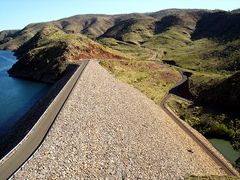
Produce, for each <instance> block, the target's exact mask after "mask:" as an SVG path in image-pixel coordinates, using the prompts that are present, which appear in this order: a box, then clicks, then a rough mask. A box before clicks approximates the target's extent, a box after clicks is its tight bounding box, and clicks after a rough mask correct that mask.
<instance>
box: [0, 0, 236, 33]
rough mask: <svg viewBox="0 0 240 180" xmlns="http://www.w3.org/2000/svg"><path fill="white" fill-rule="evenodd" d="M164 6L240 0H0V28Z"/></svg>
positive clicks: (229, 4)
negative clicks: (78, 15)
mask: <svg viewBox="0 0 240 180" xmlns="http://www.w3.org/2000/svg"><path fill="white" fill-rule="evenodd" d="M167 8H203V9H224V10H233V9H237V8H240V0H0V18H1V21H0V31H1V30H5V29H20V28H23V27H24V26H26V25H27V24H29V23H34V22H43V21H50V20H57V19H60V18H64V17H69V16H72V15H76V14H87V13H91V14H99V13H102V14H121V13H131V12H153V11H159V10H161V9H167Z"/></svg>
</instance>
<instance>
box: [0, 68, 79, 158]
mask: <svg viewBox="0 0 240 180" xmlns="http://www.w3.org/2000/svg"><path fill="white" fill-rule="evenodd" d="M78 66H79V65H77V64H70V65H69V66H68V68H67V70H66V72H65V73H64V75H63V77H61V78H60V79H59V80H58V81H57V82H56V83H54V84H53V86H52V87H51V88H50V89H49V90H48V91H47V92H46V94H45V95H43V97H42V98H41V99H39V100H38V101H37V102H36V103H35V104H34V105H33V106H32V107H31V108H30V109H29V111H27V112H26V113H25V114H24V115H23V116H22V117H21V118H20V119H19V120H18V121H17V123H16V124H15V125H14V126H13V127H12V128H11V130H9V131H8V132H7V133H5V134H4V135H0V160H1V159H2V158H4V156H5V155H7V154H8V153H9V152H10V151H11V150H12V149H13V148H14V147H15V146H16V145H17V144H18V143H19V142H21V140H22V139H23V138H24V137H25V136H26V135H27V133H28V132H29V131H30V130H31V128H32V127H33V126H34V125H35V124H36V122H37V121H38V120H39V118H40V117H41V115H42V114H43V113H44V112H45V110H46V109H47V107H48V106H49V105H50V104H51V102H52V101H53V100H54V98H55V97H56V96H57V95H58V93H59V92H60V91H61V89H62V88H63V87H64V85H65V84H66V83H67V82H68V80H69V79H70V78H71V77H72V75H73V74H74V73H75V72H76V70H77V68H78Z"/></svg>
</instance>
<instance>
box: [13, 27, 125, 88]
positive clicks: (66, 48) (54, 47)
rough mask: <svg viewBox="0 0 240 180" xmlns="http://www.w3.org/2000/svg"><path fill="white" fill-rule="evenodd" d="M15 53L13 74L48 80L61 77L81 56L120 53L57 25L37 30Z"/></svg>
mask: <svg viewBox="0 0 240 180" xmlns="http://www.w3.org/2000/svg"><path fill="white" fill-rule="evenodd" d="M114 53H115V54H114ZM85 54H87V55H88V56H85ZM15 55H16V56H17V58H18V61H17V63H16V64H14V65H13V67H12V68H11V69H10V70H9V71H8V72H9V75H10V76H14V77H20V78H25V79H31V80H37V81H43V82H48V83H53V82H55V81H56V80H58V79H59V78H60V77H61V75H62V74H63V73H64V71H65V70H66V68H67V66H68V64H69V63H73V62H75V61H76V60H78V59H80V58H101V57H106V58H120V55H118V54H117V52H111V50H109V49H106V48H104V47H102V46H101V45H99V44H97V43H95V42H93V41H91V40H90V39H88V38H87V37H85V36H83V35H76V34H66V33H64V32H63V31H61V30H59V29H57V28H54V27H46V28H44V29H43V30H41V31H40V32H38V33H37V34H36V35H35V36H34V37H33V38H31V39H30V40H29V41H27V42H26V43H25V44H23V45H22V46H21V47H20V48H18V49H17V51H16V52H15ZM98 55H99V56H98Z"/></svg>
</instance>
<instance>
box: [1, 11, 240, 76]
mask: <svg viewBox="0 0 240 180" xmlns="http://www.w3.org/2000/svg"><path fill="white" fill-rule="evenodd" d="M49 27H51V28H53V29H54V31H56V30H58V31H59V32H61V33H62V36H64V37H66V36H68V37H71V38H70V39H71V42H70V43H69V41H68V40H67V39H64V38H63V39H61V38H60V37H58V38H57V39H54V40H52V39H51V38H50V39H49V35H48V33H47V34H44V33H43V31H42V30H43V29H46V28H47V29H49ZM239 29H240V14H239V13H238V10H236V11H233V12H226V11H221V10H214V11H209V10H199V9H186V10H185V9H168V10H162V11H158V12H154V13H132V14H122V15H77V16H72V17H68V18H64V19H60V20H57V21H51V22H46V23H35V24H30V25H28V26H26V27H25V28H23V29H22V30H18V31H2V32H0V49H9V50H15V51H16V54H17V56H18V58H19V59H20V61H19V63H17V64H18V65H16V66H14V67H13V69H12V70H11V71H10V74H11V75H15V76H23V74H25V73H24V72H25V71H28V72H29V71H30V70H31V68H29V69H28V68H27V66H24V67H25V68H22V71H20V70H19V69H20V68H17V67H22V66H20V64H21V63H22V62H23V61H28V60H29V59H39V58H37V55H40V54H41V53H42V52H44V53H46V52H48V50H49V51H50V49H48V48H52V46H45V45H44V46H43V45H42V43H37V44H35V41H36V37H37V36H36V35H38V36H39V33H41V36H42V39H45V38H46V39H47V41H46V42H48V43H49V44H51V45H53V46H54V48H59V49H61V48H63V49H62V51H64V52H69V51H70V50H69V47H72V45H73V44H74V38H76V39H77V41H78V40H79V39H80V40H79V42H80V44H82V43H83V41H86V44H88V45H87V48H86V49H87V50H86V52H87V53H85V54H83V53H82V51H80V52H78V51H77V48H76V47H74V48H72V49H71V51H72V52H71V53H72V54H74V55H73V56H72V57H71V58H73V57H74V58H75V57H78V58H89V57H95V58H104V57H107V58H111V57H115V58H118V57H123V56H122V54H125V55H127V56H129V57H130V56H132V55H133V56H132V57H133V58H140V59H142V58H144V57H149V59H150V60H154V59H156V58H158V59H162V58H173V59H175V60H176V62H177V64H178V65H179V66H182V67H184V68H189V67H190V68H191V69H197V70H199V69H201V70H210V71H212V70H216V71H236V70H240V61H239V54H240V53H239V47H240V37H239V35H240V31H239ZM90 39H92V40H90ZM39 40H40V39H39ZM36 42H38V40H37V41H36ZM40 42H42V40H41V41H40ZM99 43H100V44H101V45H100V44H99ZM89 44H95V45H93V46H92V45H89ZM96 44H97V45H96ZM39 49H41V50H43V49H44V51H41V52H40V51H39V52H38V51H36V50H39ZM107 49H108V50H107ZM113 49H114V50H115V51H114V50H113ZM30 52H31V53H30ZM33 52H34V53H33ZM120 52H121V53H122V54H121V53H120ZM62 53H63V52H62ZM142 53H143V54H142ZM144 53H145V54H144ZM30 54H31V56H30ZM46 54H47V53H46ZM69 54H70V53H69ZM87 54H90V55H89V56H88V55H87ZM101 54H103V55H101ZM116 54H117V55H116ZM119 54H121V55H119ZM141 54H142V55H141ZM32 55H33V56H32ZM62 55H63V54H61V55H59V56H61V57H62ZM80 55H81V56H80ZM34 56H36V57H34ZM56 56H58V55H56ZM49 57H51V58H56V57H55V56H53V54H50V56H49ZM74 58H73V59H74ZM42 60H43V59H42ZM43 61H44V60H43ZM20 62H21V63H20ZM33 62H35V61H33ZM22 64H25V65H26V64H27V63H22ZM32 65H33V64H32ZM35 65H36V66H37V64H35ZM35 65H33V66H35ZM46 65H47V66H48V64H46ZM14 69H15V70H14ZM15 72H18V73H15ZM21 74H22V75H21ZM25 75H26V74H25ZM28 76H29V75H28ZM34 79H42V78H39V77H37V78H34ZM43 79H45V78H43ZM53 79H54V78H53Z"/></svg>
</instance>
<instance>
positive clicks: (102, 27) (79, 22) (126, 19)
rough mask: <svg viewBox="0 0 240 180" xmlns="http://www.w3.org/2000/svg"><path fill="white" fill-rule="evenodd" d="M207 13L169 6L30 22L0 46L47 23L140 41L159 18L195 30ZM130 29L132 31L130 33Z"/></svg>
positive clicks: (25, 37)
mask: <svg viewBox="0 0 240 180" xmlns="http://www.w3.org/2000/svg"><path fill="white" fill-rule="evenodd" d="M206 12H208V11H207V10H181V9H169V10H163V11H159V12H155V13H145V14H141V13H133V14H123V15H113V16H110V15H77V16H72V17H69V18H64V19H60V20H58V21H51V22H46V23H35V24H29V25H28V26H26V27H25V28H24V29H22V30H19V31H14V32H12V33H9V34H8V36H6V38H0V41H1V42H0V49H11V50H16V49H17V48H18V47H19V46H20V45H22V44H23V43H24V42H26V41H27V40H29V39H30V38H31V37H33V36H34V35H35V34H36V33H37V32H38V31H40V30H41V29H42V28H44V27H46V26H50V25H51V26H55V27H56V28H59V29H61V30H63V31H64V32H66V33H80V34H85V35H89V36H90V37H92V38H97V37H100V36H103V37H116V38H117V39H121V40H125V41H129V39H130V41H132V40H131V39H132V38H134V37H135V36H136V37H137V38H138V39H139V40H137V41H142V40H145V38H148V37H149V36H151V35H152V34H153V32H154V30H155V29H158V27H156V28H155V26H159V21H160V20H161V19H162V18H163V17H165V16H172V17H173V16H178V18H180V19H183V20H184V22H185V25H187V26H189V28H190V29H194V26H195V24H196V21H197V20H198V19H199V18H200V17H201V16H202V14H204V13H206ZM165 20H166V19H165ZM123 29H124V32H121V33H120V34H119V31H121V30H123ZM130 32H133V33H131V34H130ZM0 34H6V31H5V32H0ZM116 34H117V36H116ZM1 36H3V35H1ZM134 42H135V41H134Z"/></svg>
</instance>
